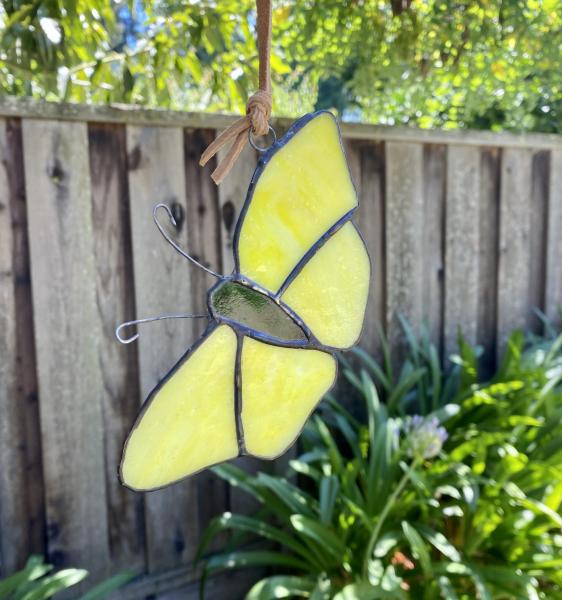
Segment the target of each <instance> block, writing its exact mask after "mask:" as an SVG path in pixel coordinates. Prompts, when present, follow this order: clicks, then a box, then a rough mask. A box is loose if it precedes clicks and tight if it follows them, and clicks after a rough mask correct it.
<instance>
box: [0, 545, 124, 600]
mask: <svg viewBox="0 0 562 600" xmlns="http://www.w3.org/2000/svg"><path fill="white" fill-rule="evenodd" d="M87 576H88V571H85V570H84V569H62V570H61V571H54V572H53V566H52V565H49V564H47V563H45V562H44V561H43V558H42V557H40V556H32V557H30V559H29V560H28V561H27V564H26V565H25V567H24V568H23V569H22V570H21V571H18V572H17V573H14V574H13V575H11V576H10V577H7V578H6V579H3V580H1V581H0V600H48V599H49V598H52V597H53V596H54V595H55V594H56V593H57V592H61V591H63V590H66V589H68V588H71V587H72V586H74V585H76V584H77V583H79V582H80V581H82V580H83V579H85V578H86V577H87ZM132 577H133V575H132V574H131V573H121V574H119V575H115V576H114V577H111V578H110V579H107V580H106V581H103V582H101V583H99V584H98V585H96V586H94V587H93V588H91V589H90V590H89V591H88V592H86V593H85V594H83V595H82V596H80V598H79V599H78V600H102V598H106V597H107V595H108V594H110V593H111V592H113V591H115V590H117V589H119V588H120V587H122V586H123V585H125V584H126V583H127V582H128V581H129V580H130V579H132Z"/></svg>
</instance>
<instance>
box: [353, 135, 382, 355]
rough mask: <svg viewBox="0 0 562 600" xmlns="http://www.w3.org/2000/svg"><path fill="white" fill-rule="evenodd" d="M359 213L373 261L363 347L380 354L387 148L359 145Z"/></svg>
mask: <svg viewBox="0 0 562 600" xmlns="http://www.w3.org/2000/svg"><path fill="white" fill-rule="evenodd" d="M359 153H360V164H359V169H358V170H359V186H358V187H359V190H358V191H359V210H358V213H357V224H358V226H359V231H360V232H361V235H362V236H363V239H364V240H365V244H366V245H367V250H368V252H369V257H370V258H371V283H370V286H369V300H368V303H367V312H366V315H365V325H364V327H363V335H362V337H361V346H362V347H363V348H365V350H367V351H368V352H369V353H371V354H373V355H377V352H378V351H379V349H380V344H379V339H378V331H379V330H381V329H382V330H383V331H384V329H385V326H386V322H385V287H386V282H385V252H384V250H385V248H384V148H383V146H382V144H361V145H360V146H359Z"/></svg>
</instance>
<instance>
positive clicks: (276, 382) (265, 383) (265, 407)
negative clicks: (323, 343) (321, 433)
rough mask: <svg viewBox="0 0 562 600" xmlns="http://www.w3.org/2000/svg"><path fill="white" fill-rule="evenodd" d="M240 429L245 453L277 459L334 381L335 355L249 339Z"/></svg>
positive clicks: (243, 365) (245, 346)
mask: <svg viewBox="0 0 562 600" xmlns="http://www.w3.org/2000/svg"><path fill="white" fill-rule="evenodd" d="M241 374H242V427H243V430H244V440H245V444H246V450H247V451H248V453H249V454H253V455H255V456H259V457H262V458H275V457H276V456H278V455H279V454H281V453H282V452H284V451H285V450H286V449H287V448H288V447H289V446H290V445H291V444H292V443H293V442H294V441H295V439H296V437H297V436H298V434H299V432H300V430H301V429H302V427H303V426H304V423H305V421H306V419H307V418H308V416H309V415H310V413H311V412H312V410H313V409H314V407H315V406H316V404H317V403H318V402H319V401H320V400H321V398H322V396H323V395H324V394H325V393H326V392H327V391H328V390H329V389H330V387H331V386H332V384H333V383H334V379H335V377H336V361H335V359H334V358H333V356H331V355H329V354H327V353H325V352H320V351H319V350H303V349H300V348H281V347H279V346H271V345H269V344H264V343H262V342H258V341H256V340H253V339H250V338H244V342H243V346H242V362H241Z"/></svg>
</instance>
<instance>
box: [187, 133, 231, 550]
mask: <svg viewBox="0 0 562 600" xmlns="http://www.w3.org/2000/svg"><path fill="white" fill-rule="evenodd" d="M214 137H215V132H214V130H210V129H194V130H187V131H185V132H184V137H183V142H184V161H185V183H186V186H187V228H188V238H189V250H190V252H191V254H192V255H194V256H195V257H196V258H197V259H198V260H200V261H201V262H202V263H203V264H204V265H205V266H207V267H210V268H211V269H213V270H214V271H216V272H218V273H222V255H221V253H222V248H221V236H220V227H221V225H220V223H221V221H220V210H219V204H218V190H217V186H216V185H215V184H214V182H213V180H212V179H211V172H212V171H213V169H214V168H215V165H216V161H215V160H212V161H211V162H210V163H209V164H207V165H206V166H205V167H204V168H201V167H200V166H199V158H200V156H201V153H202V152H203V150H205V148H206V147H207V146H208V145H209V144H210V143H211V142H212V140H213V139H214ZM190 276H191V289H192V298H193V302H192V306H191V308H190V309H189V310H192V311H193V312H194V313H201V314H203V313H205V312H207V292H208V290H209V288H210V287H211V285H213V284H214V283H215V279H214V278H213V277H211V276H210V275H208V274H207V273H205V272H204V271H202V270H200V269H196V268H195V267H191V268H190ZM206 325H207V323H206V321H201V320H194V321H193V326H194V328H195V329H194V331H195V335H197V336H198V335H200V334H201V333H202V331H203V329H204V328H205V326H206ZM196 480H197V493H198V505H199V531H200V533H202V532H203V531H204V530H205V528H206V526H207V525H208V524H209V522H210V520H211V519H212V518H213V517H215V516H217V515H218V514H220V513H222V512H224V511H226V510H228V507H229V494H228V485H227V484H226V482H225V481H223V480H222V479H220V478H219V477H217V476H216V475H215V474H213V473H211V472H210V471H203V472H202V473H199V475H197V476H196ZM225 540H226V536H218V537H217V538H216V539H215V540H214V542H213V545H212V546H211V548H210V549H211V550H212V549H216V548H218V547H220V546H221V545H223V543H224V542H225Z"/></svg>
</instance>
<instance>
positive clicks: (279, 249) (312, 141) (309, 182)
mask: <svg viewBox="0 0 562 600" xmlns="http://www.w3.org/2000/svg"><path fill="white" fill-rule="evenodd" d="M356 206H357V195H356V192H355V188H354V187H353V183H352V181H351V176H350V173H349V169H348V167H347V162H346V159H345V155H344V152H343V149H342V144H341V137H340V134H339V129H338V126H337V123H336V120H335V118H334V116H333V115H332V114H331V113H328V112H320V113H316V114H314V115H311V116H307V117H303V119H301V120H300V121H298V122H297V123H296V124H295V125H294V126H293V127H292V128H291V130H290V131H289V132H288V133H287V134H286V136H284V138H283V140H282V141H281V142H280V143H279V145H278V146H277V147H274V148H273V149H272V150H271V151H270V152H268V153H267V154H266V155H265V156H264V158H263V163H262V165H261V166H259V167H258V169H257V170H256V173H255V175H254V177H253V179H252V184H251V185H250V190H249V192H248V198H247V200H246V204H245V207H244V211H243V214H242V217H241V220H240V224H239V225H238V227H237V232H236V239H235V248H234V250H235V258H236V261H237V268H238V271H239V272H240V273H242V274H243V275H244V276H246V277H248V278H249V279H251V280H252V281H254V282H255V283H257V284H258V285H260V286H262V287H264V288H266V289H268V290H271V291H275V290H277V289H279V287H280V286H281V284H282V283H283V281H284V280H285V279H286V277H287V276H288V275H289V273H290V272H291V271H292V269H293V268H294V267H295V265H296V264H297V263H298V262H299V261H300V260H301V259H302V257H303V256H304V255H305V253H306V252H307V251H308V250H309V248H310V247H311V246H312V245H313V244H314V243H315V242H316V241H317V240H318V238H320V237H321V236H322V235H324V233H325V232H326V231H328V230H329V229H330V228H331V227H332V226H334V224H336V223H337V222H338V221H339V220H340V219H342V218H343V217H344V216H345V215H347V214H348V213H349V212H350V211H353V210H354V209H355V208H356Z"/></svg>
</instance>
